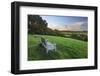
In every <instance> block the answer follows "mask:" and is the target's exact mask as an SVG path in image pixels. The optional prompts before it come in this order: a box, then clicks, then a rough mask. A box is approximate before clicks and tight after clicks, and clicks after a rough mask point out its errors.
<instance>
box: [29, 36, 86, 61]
mask: <svg viewBox="0 0 100 76" xmlns="http://www.w3.org/2000/svg"><path fill="white" fill-rule="evenodd" d="M41 36H42V37H44V38H45V39H48V41H49V42H51V43H56V45H57V46H56V47H57V51H56V52H54V51H50V52H49V53H48V54H47V53H46V50H45V48H44V47H43V46H41V45H40V37H41ZM87 51H88V50H87V42H85V41H81V40H76V39H71V38H64V37H59V36H49V35H28V60H53V59H79V58H87V55H88V52H87Z"/></svg>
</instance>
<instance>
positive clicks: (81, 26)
mask: <svg viewBox="0 0 100 76" xmlns="http://www.w3.org/2000/svg"><path fill="white" fill-rule="evenodd" d="M65 27H66V30H68V31H87V23H86V22H76V23H73V24H68V25H65Z"/></svg>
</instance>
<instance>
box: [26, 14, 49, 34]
mask: <svg viewBox="0 0 100 76" xmlns="http://www.w3.org/2000/svg"><path fill="white" fill-rule="evenodd" d="M47 25H48V23H47V22H46V21H45V20H43V19H42V17H40V16H39V15H28V33H30V34H45V33H46V29H47Z"/></svg>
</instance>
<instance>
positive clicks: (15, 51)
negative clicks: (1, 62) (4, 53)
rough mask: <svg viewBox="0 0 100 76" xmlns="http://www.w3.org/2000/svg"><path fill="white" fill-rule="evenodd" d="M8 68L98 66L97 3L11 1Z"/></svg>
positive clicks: (47, 69)
mask: <svg viewBox="0 0 100 76" xmlns="http://www.w3.org/2000/svg"><path fill="white" fill-rule="evenodd" d="M11 34H12V35H11V36H12V37H11V38H12V40H11V41H12V42H11V72H12V73H13V74H25V73H43V72H57V71H72V70H88V69H97V7H96V6H81V5H62V4H48V3H31V2H12V3H11Z"/></svg>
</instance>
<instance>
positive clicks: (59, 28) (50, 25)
mask: <svg viewBox="0 0 100 76" xmlns="http://www.w3.org/2000/svg"><path fill="white" fill-rule="evenodd" d="M48 27H49V28H51V29H52V30H55V29H57V30H66V28H65V26H61V25H55V24H48Z"/></svg>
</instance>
